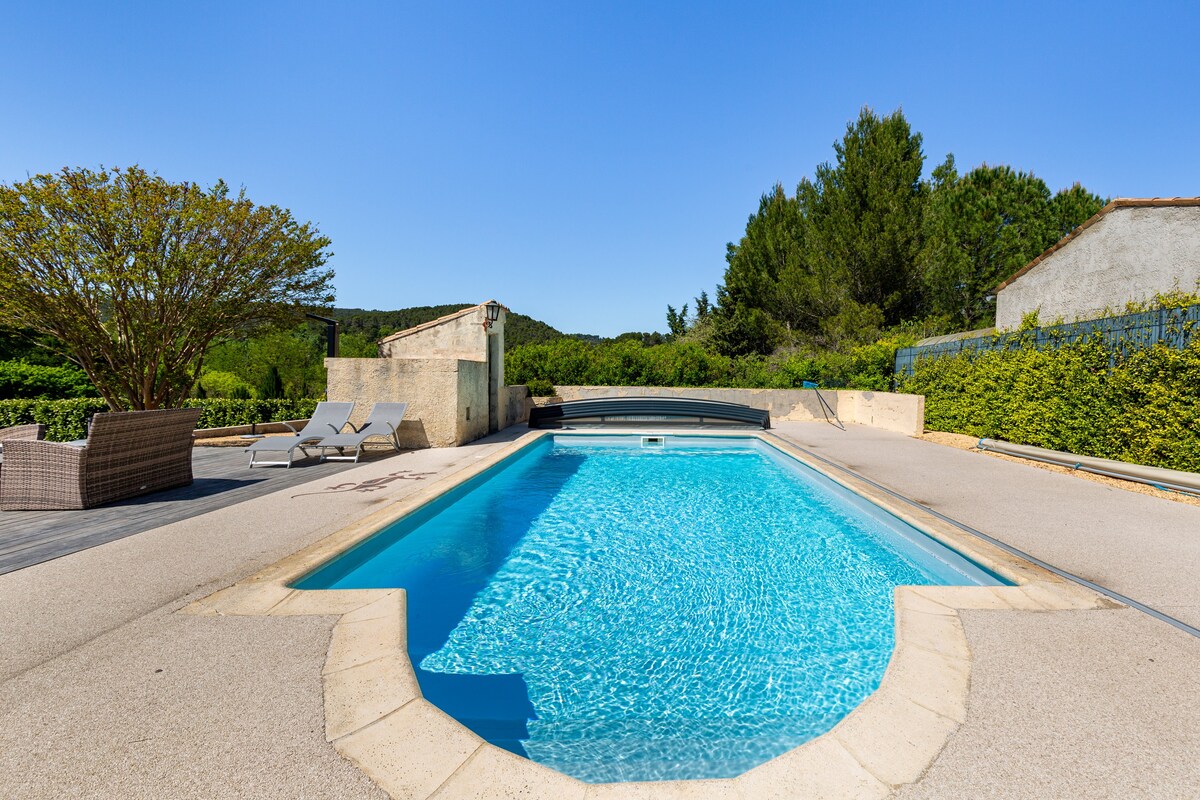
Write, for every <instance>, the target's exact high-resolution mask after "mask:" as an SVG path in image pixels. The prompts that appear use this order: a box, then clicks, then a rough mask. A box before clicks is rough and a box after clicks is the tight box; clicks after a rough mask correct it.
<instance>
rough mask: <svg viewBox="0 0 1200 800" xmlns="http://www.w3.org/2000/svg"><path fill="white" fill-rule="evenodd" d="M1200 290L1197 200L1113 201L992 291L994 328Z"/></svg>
mask: <svg viewBox="0 0 1200 800" xmlns="http://www.w3.org/2000/svg"><path fill="white" fill-rule="evenodd" d="M1176 289H1178V290H1182V291H1185V292H1196V291H1198V290H1200V197H1174V198H1150V199H1118V200H1113V201H1112V202H1110V203H1109V204H1108V205H1106V206H1105V207H1104V208H1102V209H1100V211H1099V212H1097V213H1096V215H1095V216H1093V217H1092V218H1091V219H1089V220H1088V221H1087V222H1085V223H1083V224H1082V225H1080V226H1079V227H1078V228H1076V229H1075V230H1074V231H1072V232H1071V233H1070V234H1068V235H1067V236H1065V237H1064V238H1063V239H1061V240H1060V241H1059V242H1058V243H1057V244H1055V245H1053V246H1052V247H1050V248H1049V249H1048V250H1046V252H1044V253H1042V254H1041V255H1040V256H1038V257H1037V258H1035V259H1034V260H1033V261H1030V262H1029V263H1028V264H1026V265H1025V266H1024V267H1022V268H1021V269H1020V270H1019V271H1018V272H1017V273H1016V274H1015V275H1013V276H1012V277H1011V278H1009V279H1008V280H1006V281H1005V282H1004V283H1002V284H1000V286H999V287H997V289H996V327H997V328H999V329H1001V330H1005V329H1012V328H1016V327H1018V326H1020V324H1021V319H1022V317H1024V316H1025V315H1026V314H1029V313H1030V312H1033V311H1036V312H1038V320H1039V322H1041V324H1043V325H1045V324H1050V323H1053V322H1056V321H1058V320H1060V319H1061V320H1062V321H1063V322H1074V321H1077V320H1084V319H1096V318H1099V317H1105V316H1111V315H1113V314H1120V313H1124V311H1125V306H1126V304H1128V303H1142V302H1145V301H1147V300H1151V299H1153V298H1154V296H1155V295H1157V294H1162V293H1165V292H1170V291H1173V290H1176Z"/></svg>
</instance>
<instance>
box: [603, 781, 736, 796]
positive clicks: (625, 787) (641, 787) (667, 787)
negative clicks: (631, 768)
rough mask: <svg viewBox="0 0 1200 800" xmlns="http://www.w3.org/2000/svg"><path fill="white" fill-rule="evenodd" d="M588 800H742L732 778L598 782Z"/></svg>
mask: <svg viewBox="0 0 1200 800" xmlns="http://www.w3.org/2000/svg"><path fill="white" fill-rule="evenodd" d="M586 800H742V795H741V794H740V793H739V792H738V790H737V787H736V785H735V784H734V781H732V780H719V781H718V780H700V781H658V782H654V783H639V782H637V781H632V782H629V783H596V784H592V785H591V786H589V787H588V792H587V797H586Z"/></svg>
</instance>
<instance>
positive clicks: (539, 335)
mask: <svg viewBox="0 0 1200 800" xmlns="http://www.w3.org/2000/svg"><path fill="white" fill-rule="evenodd" d="M473 305H477V303H456V304H450V305H444V306H413V307H412V308H401V309H399V310H396V311H366V310H364V309H361V308H335V309H333V311H332V312H331V316H332V317H333V318H334V319H336V320H337V321H338V322H340V323H341V327H342V331H343V332H344V333H358V334H361V335H363V336H365V337H367V338H368V339H382V338H383V337H384V336H387V335H389V334H392V333H395V332H396V331H402V330H406V329H408V328H412V327H414V326H416V325H422V324H424V323H426V322H432V321H433V320H435V319H437V318H438V317H444V316H446V315H447V314H453V313H454V312H455V311H460V310H462V309H464V308H470V307H471V306H473ZM565 335H566V334H564V333H563V332H562V331H559V330H556V329H554V328H552V327H550V326H549V325H547V324H546V323H544V322H542V321H541V320H536V319H534V318H533V317H527V316H525V315H524V314H518V313H516V312H515V311H510V312H509V314H508V317H507V319H506V320H505V323H504V349H505V350H511V349H512V348H514V347H520V346H521V345H524V344H537V343H541V342H552V341H554V340H555V339H561V338H563V336H565ZM580 338H585V337H583V336H581V337H580ZM589 338H590V337H589Z"/></svg>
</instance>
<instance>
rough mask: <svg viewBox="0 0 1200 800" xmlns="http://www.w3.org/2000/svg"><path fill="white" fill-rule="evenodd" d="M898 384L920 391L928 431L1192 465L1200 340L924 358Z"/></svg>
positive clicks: (1196, 466) (1199, 408) (1199, 466)
mask: <svg viewBox="0 0 1200 800" xmlns="http://www.w3.org/2000/svg"><path fill="white" fill-rule="evenodd" d="M897 388H898V390H899V391H905V392H913V393H915V394H923V395H925V427H926V428H929V429H930V430H936V431H949V432H952V433H965V434H968V435H971V436H979V437H988V438H995V439H1003V440H1005V441H1009V442H1015V443H1017V444H1027V445H1034V446H1037V447H1046V448H1049V449H1051V450H1065V451H1068V452H1071V453H1076V454H1079V455H1087V456H1095V457H1099V458H1113V459H1117V460H1119V461H1127V462H1132V463H1136V464H1147V465H1151V466H1157V467H1167V468H1170V469H1181V470H1187V471H1191V472H1196V471H1200V339H1197V340H1195V341H1192V342H1191V343H1190V344H1189V345H1188V346H1187V347H1185V348H1182V349H1177V348H1172V347H1167V346H1165V345H1162V344H1158V345H1155V346H1153V347H1149V348H1146V349H1141V350H1130V351H1129V352H1126V353H1119V352H1118V353H1116V354H1113V353H1111V351H1110V349H1109V347H1108V346H1107V345H1105V344H1104V343H1103V342H1101V341H1099V340H1098V339H1096V338H1092V339H1089V340H1087V341H1084V342H1081V343H1077V344H1071V345H1064V346H1062V347H1060V348H1059V349H1057V350H1037V349H1032V348H1029V349H1023V350H1013V351H999V350H995V351H987V352H979V353H970V354H964V355H961V356H957V357H941V358H937V359H925V360H921V361H918V362H917V364H916V366H915V369H914V372H913V374H912V376H910V377H903V378H901V379H900V380H899V381H898V384H897Z"/></svg>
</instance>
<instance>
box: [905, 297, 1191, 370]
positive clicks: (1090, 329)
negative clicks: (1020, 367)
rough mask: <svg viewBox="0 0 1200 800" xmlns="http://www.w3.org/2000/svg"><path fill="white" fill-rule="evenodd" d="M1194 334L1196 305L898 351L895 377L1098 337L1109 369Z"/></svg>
mask: <svg viewBox="0 0 1200 800" xmlns="http://www.w3.org/2000/svg"><path fill="white" fill-rule="evenodd" d="M1197 329H1200V304H1197V305H1192V306H1187V307H1186V308H1164V309H1160V310H1158V311H1140V312H1138V313H1136V314H1122V315H1120V316H1116V317H1105V318H1103V319H1090V320H1085V321H1083V322H1068V323H1065V324H1062V325H1048V326H1045V327H1042V328H1032V329H1030V330H1028V331H1013V332H1010V333H1000V334H993V335H991V336H978V337H972V338H968V339H956V340H954V341H951V342H938V343H937V344H930V345H925V346H924V347H902V348H900V349H899V350H897V351H896V365H895V373H896V375H897V376H899V375H911V374H912V372H913V368H914V367H915V366H916V363H917V361H919V360H922V359H929V358H942V357H943V356H957V355H960V354H962V353H964V352H984V351H988V350H1020V349H1021V348H1023V347H1029V346H1031V345H1032V346H1033V347H1035V348H1038V349H1041V348H1046V347H1049V348H1051V349H1057V348H1059V347H1062V346H1063V345H1071V344H1078V343H1079V342H1082V341H1085V340H1089V339H1091V338H1092V337H1093V336H1098V337H1099V338H1100V341H1102V342H1103V343H1104V344H1105V345H1107V347H1108V350H1109V363H1110V364H1112V363H1114V362H1115V361H1116V359H1117V356H1118V355H1120V356H1121V357H1124V356H1125V355H1127V354H1128V353H1131V352H1136V351H1137V350H1144V349H1147V348H1150V347H1153V346H1154V345H1156V344H1159V343H1161V344H1163V345H1166V346H1167V347H1173V348H1176V349H1182V348H1184V347H1187V345H1188V343H1189V342H1191V341H1192V337H1193V336H1194V335H1195V333H1196V330H1197Z"/></svg>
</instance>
